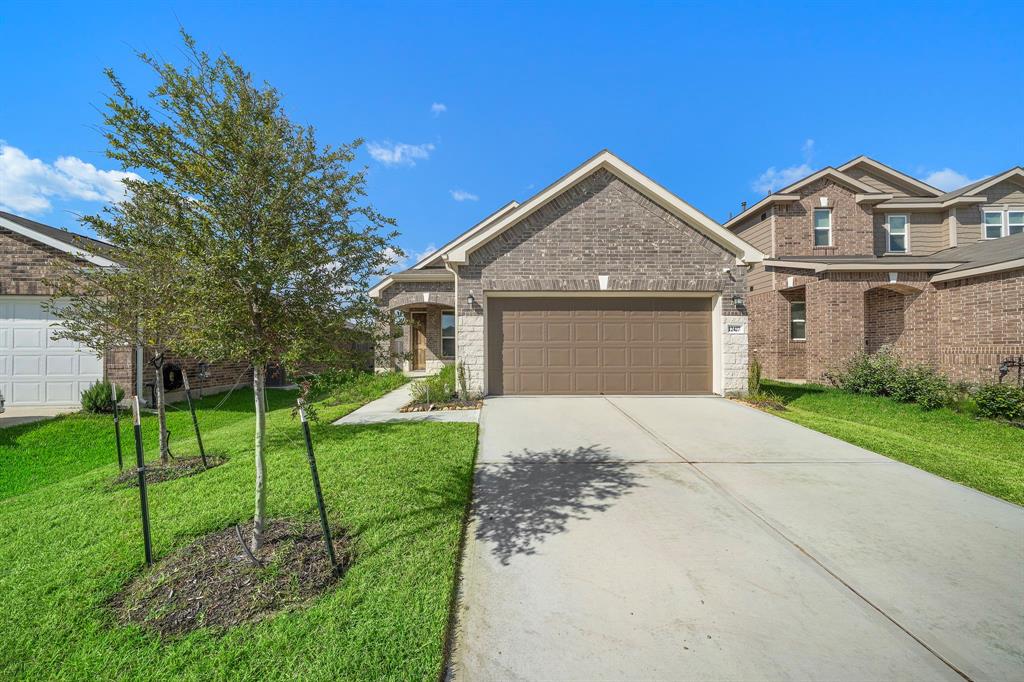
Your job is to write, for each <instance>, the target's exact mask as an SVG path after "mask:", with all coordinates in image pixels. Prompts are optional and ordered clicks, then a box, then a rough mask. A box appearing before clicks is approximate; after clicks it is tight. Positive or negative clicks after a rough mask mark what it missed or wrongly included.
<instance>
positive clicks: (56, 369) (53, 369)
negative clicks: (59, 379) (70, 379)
mask: <svg viewBox="0 0 1024 682" xmlns="http://www.w3.org/2000/svg"><path fill="white" fill-rule="evenodd" d="M75 373H76V371H75V356H73V355H48V356H47V357H46V376H48V377H52V376H71V375H72V374H75Z"/></svg>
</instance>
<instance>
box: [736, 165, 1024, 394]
mask: <svg viewBox="0 0 1024 682" xmlns="http://www.w3.org/2000/svg"><path fill="white" fill-rule="evenodd" d="M725 227H726V228H727V229H728V230H730V231H731V232H732V233H733V234H735V235H737V236H739V237H742V238H744V239H745V240H746V241H749V242H750V243H751V244H753V245H754V246H756V247H757V248H758V249H759V250H761V251H762V252H764V253H765V254H766V256H765V259H764V260H763V261H762V262H759V263H755V264H753V266H752V268H751V271H750V272H749V274H748V275H747V286H748V288H749V291H748V292H747V296H746V298H747V308H748V311H749V316H750V354H751V355H752V356H756V357H757V358H759V360H760V361H761V362H762V363H763V365H764V373H765V375H766V376H768V377H771V378H778V379H797V380H809V381H820V380H821V379H822V377H823V375H824V374H825V373H826V372H827V371H829V370H830V369H833V368H838V367H840V366H842V364H843V363H844V362H845V361H846V360H848V359H849V358H850V357H852V356H853V355H855V354H857V353H858V352H862V351H867V352H873V351H877V350H878V349H879V348H881V347H882V346H883V345H887V346H889V347H891V348H893V349H894V350H895V351H896V352H897V353H898V354H899V355H900V356H902V357H903V358H904V359H905V360H906V361H909V362H913V363H920V364H927V365H930V366H932V367H935V368H936V369H937V370H938V371H940V372H942V373H943V374H945V375H947V376H949V377H950V378H952V379H955V380H965V381H970V382H995V381H998V380H999V374H1000V365H1001V363H1002V362H1003V361H1005V360H1008V359H1011V358H1018V357H1020V356H1022V355H1024V168H1021V167H1019V166H1018V167H1015V168H1011V169H1009V170H1007V171H1004V172H1002V173H997V174H996V175H993V176H991V177H988V178H985V179H983V180H980V181H978V182H975V183H972V184H970V185H968V186H966V187H962V188H960V189H958V190H956V191H953V192H943V191H941V190H939V189H936V188H934V187H931V186H929V185H927V184H925V183H924V182H922V181H921V180H918V179H917V178H914V177H912V176H910V175H908V174H906V173H902V172H900V171H898V170H896V169H894V168H891V167H889V166H886V165H885V164H882V163H880V162H878V161H876V160H874V159H871V158H868V157H865V156H860V157H857V158H855V159H852V160H851V161H849V162H847V163H845V164H843V165H841V166H839V167H837V168H832V167H827V168H823V169H821V170H819V171H817V172H815V173H812V174H810V175H808V176H807V177H805V178H802V179H800V180H798V181H796V182H794V183H793V184H791V185H790V186H788V187H785V188H783V189H780V190H778V191H776V192H774V193H772V194H770V195H769V196H767V197H765V198H764V199H762V200H761V201H759V202H757V203H756V204H754V205H753V206H750V207H749V208H745V210H743V211H742V212H741V213H740V214H739V215H737V216H736V217H734V218H732V219H730V220H728V221H727V222H726V223H725Z"/></svg>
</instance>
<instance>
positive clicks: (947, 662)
mask: <svg viewBox="0 0 1024 682" xmlns="http://www.w3.org/2000/svg"><path fill="white" fill-rule="evenodd" d="M602 397H603V398H604V399H605V400H606V401H608V403H609V404H610V405H611V406H612V407H614V408H615V409H616V410H618V411H619V412H620V413H622V415H623V416H625V417H626V418H627V419H629V421H631V422H632V423H633V424H635V425H636V426H637V427H639V428H640V429H641V430H643V431H644V433H646V434H647V435H648V436H650V437H651V438H652V439H653V440H654V441H655V442H657V443H658V444H659V445H661V446H662V447H663V448H665V449H666V450H668V451H669V452H671V453H672V454H674V455H676V456H677V457H679V458H680V459H682V460H683V461H684V462H685V463H686V464H689V465H690V466H691V467H692V468H693V470H694V471H695V472H697V474H698V475H699V476H700V477H701V478H702V479H704V480H705V481H706V482H707V483H708V484H709V485H711V486H712V487H713V488H714V489H715V490H717V491H718V492H719V493H720V494H721V495H722V496H723V497H725V498H726V499H728V500H730V501H732V502H733V503H734V504H737V505H739V506H740V507H741V508H742V509H743V510H745V511H746V512H747V513H748V514H750V515H751V516H753V517H754V518H755V519H756V520H757V521H759V522H760V523H761V524H762V525H763V526H764V527H765V528H768V529H770V530H771V531H772V532H774V533H775V534H776V535H777V536H778V537H780V538H782V540H784V541H785V542H786V543H787V544H789V545H790V546H792V547H793V548H794V549H796V551H798V552H800V553H801V554H802V555H804V556H805V557H807V558H808V559H809V560H811V561H812V562H813V563H814V564H815V565H816V566H818V567H819V568H821V570H823V571H824V572H825V573H826V574H828V575H829V576H830V577H832V579H834V580H836V581H837V582H838V583H839V584H841V585H842V586H843V587H845V588H846V589H847V590H848V591H849V592H850V593H852V594H853V595H855V596H856V597H857V598H858V599H860V600H861V601H863V602H864V603H865V604H867V605H868V606H869V607H871V608H872V609H873V610H875V611H876V612H877V613H878V614H879V615H881V616H882V617H883V618H885V619H886V620H888V621H889V622H890V623H892V624H893V625H894V626H896V627H897V628H899V629H900V630H902V631H903V632H904V633H905V634H906V635H907V636H908V637H910V638H911V639H913V640H914V641H915V642H917V643H918V644H919V645H920V646H921V647H923V648H924V649H925V650H926V651H928V652H929V653H931V654H932V655H933V656H935V658H937V659H938V660H939V661H941V662H942V663H943V664H945V665H946V666H947V667H948V668H949V669H950V670H952V671H953V672H954V673H956V674H957V675H959V676H960V677H961V678H963V679H965V680H968V681H969V682H971V677H969V676H968V675H967V674H966V673H965V672H964V671H963V670H961V669H960V668H958V667H957V666H956V665H955V664H954V663H953V662H952V661H950V660H949V659H947V658H946V657H944V656H943V655H942V654H940V653H939V652H938V651H936V650H935V649H934V648H933V647H931V646H929V645H928V644H927V643H926V642H925V641H924V640H923V639H921V638H920V637H918V636H917V635H915V634H914V633H913V632H911V631H910V629H909V628H908V627H907V626H905V625H903V624H902V623H900V622H899V621H898V620H896V619H895V618H894V617H893V616H891V615H889V614H888V613H887V612H886V611H885V610H884V609H883V608H882V607H881V606H879V605H878V604H875V603H874V602H873V601H871V599H869V598H868V597H867V596H866V595H864V594H862V593H861V592H860V591H858V590H857V588H855V587H854V586H853V585H851V584H850V583H849V582H847V581H846V580H844V579H843V578H842V577H841V576H840V575H839V574H838V573H837V572H836V571H835V570H833V569H831V568H829V567H828V566H827V565H825V563H824V562H823V561H822V560H821V559H819V558H818V557H816V556H815V555H814V554H812V553H811V552H810V551H809V550H808V549H806V548H805V547H803V546H802V545H801V544H800V543H798V542H797V541H796V540H794V539H793V538H791V537H790V536H789V535H788V534H786V532H784V531H783V530H782V529H781V528H779V527H778V526H776V525H775V524H774V523H772V522H771V521H770V520H769V519H768V518H767V517H765V516H764V515H762V514H760V513H759V512H757V511H756V510H755V509H754V508H753V507H751V506H750V505H749V504H747V503H746V502H744V501H743V500H742V499H741V498H740V497H739V496H737V495H735V494H733V493H731V492H730V491H729V490H727V489H726V488H725V486H723V485H722V484H721V483H719V482H718V481H717V480H716V479H715V478H714V477H712V476H711V475H710V474H709V473H708V472H706V471H704V470H703V469H701V468H700V467H699V466H697V465H698V464H699V463H700V462H696V461H693V460H689V459H687V458H686V457H685V456H683V454H682V453H680V452H679V451H678V450H676V449H675V448H673V447H672V446H671V445H669V444H668V443H666V442H665V441H664V440H663V439H662V438H661V436H659V435H658V434H657V433H656V432H655V431H654V430H653V429H650V428H648V427H647V426H645V425H644V424H642V423H641V422H640V421H638V420H637V419H635V418H634V417H633V415H631V414H629V413H628V412H626V411H625V410H624V409H622V408H621V407H620V406H618V405H616V404H615V403H614V402H613V401H612V400H610V399H609V398H608V397H606V396H602ZM708 463H711V462H708ZM758 463H760V462H758ZM792 463H796V462H792ZM801 463H806V462H801ZM714 464H719V462H714Z"/></svg>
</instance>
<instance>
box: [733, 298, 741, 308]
mask: <svg viewBox="0 0 1024 682" xmlns="http://www.w3.org/2000/svg"><path fill="white" fill-rule="evenodd" d="M732 304H733V305H734V306H736V307H737V308H742V307H743V297H742V296H739V295H737V296H733V297H732Z"/></svg>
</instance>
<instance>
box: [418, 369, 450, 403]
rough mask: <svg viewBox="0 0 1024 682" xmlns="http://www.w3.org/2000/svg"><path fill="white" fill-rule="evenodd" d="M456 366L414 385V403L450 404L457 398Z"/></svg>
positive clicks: (442, 370)
mask: <svg viewBox="0 0 1024 682" xmlns="http://www.w3.org/2000/svg"><path fill="white" fill-rule="evenodd" d="M456 395H457V394H456V381H455V365H445V366H444V368H443V369H441V371H440V372H438V373H437V374H435V375H433V376H429V377H427V378H426V379H423V380H421V381H417V382H416V383H415V384H413V385H412V401H413V402H414V403H417V404H423V405H427V404H433V403H450V402H452V401H453V400H455V398H456Z"/></svg>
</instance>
